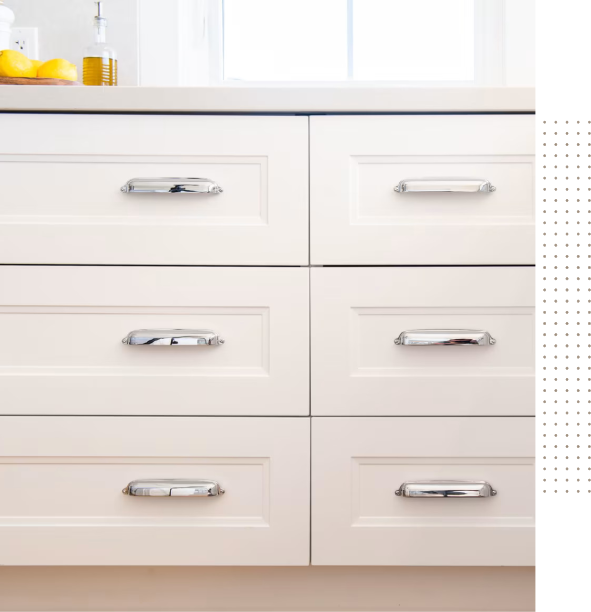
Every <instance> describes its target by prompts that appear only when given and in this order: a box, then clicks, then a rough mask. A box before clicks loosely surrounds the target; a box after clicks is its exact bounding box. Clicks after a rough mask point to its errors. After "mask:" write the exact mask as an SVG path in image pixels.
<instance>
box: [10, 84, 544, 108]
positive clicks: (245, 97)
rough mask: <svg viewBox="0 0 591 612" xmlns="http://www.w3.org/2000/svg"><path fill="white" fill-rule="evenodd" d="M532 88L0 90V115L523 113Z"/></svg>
mask: <svg viewBox="0 0 591 612" xmlns="http://www.w3.org/2000/svg"><path fill="white" fill-rule="evenodd" d="M534 110H535V89H534V88H533V87H489V88H483V87H474V88H472V87H456V88H444V87H441V88H414V87H412V88H411V87H360V86H350V87H242V86H238V87H113V88H110V87H103V88H94V87H92V88H91V87H47V86H30V85H28V86H18V85H4V86H0V112H15V111H16V112H18V111H23V112H24V111H28V112H31V111H33V112H35V111H36V112H60V111H61V112H130V113H133V112H140V113H141V112H146V113H149V112H154V113H289V114H291V113H301V114H308V113H528V112H530V113H531V112H534Z"/></svg>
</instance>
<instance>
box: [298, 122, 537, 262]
mask: <svg viewBox="0 0 591 612" xmlns="http://www.w3.org/2000/svg"><path fill="white" fill-rule="evenodd" d="M310 121H311V126H310V138H311V142H310V145H311V147H310V151H311V158H310V172H311V174H310V194H311V259H312V263H313V264H360V265H371V264H386V265H388V264H391V265H406V264H414V265H429V264H432V265H433V264H435V265H437V264H439V265H440V264H499V265H500V264H533V263H534V151H535V144H534V117H533V116H525V115H503V116H493V115H488V116H476V115H475V116H467V115H465V116H370V117H367V116H366V117H338V116H337V117H312V118H311V119H310ZM425 177H427V178H428V177H436V178H439V179H441V178H454V177H460V178H464V179H484V180H488V181H490V183H491V184H492V186H494V187H495V188H496V190H495V191H494V192H489V193H486V192H481V191H479V192H476V193H439V192H429V193H410V192H405V193H397V192H395V191H394V188H395V187H396V186H397V185H398V184H399V183H400V181H403V180H410V179H424V178H425ZM451 183H452V186H451V188H452V189H461V188H465V184H464V183H462V182H458V181H457V180H452V181H451ZM410 187H411V188H415V189H416V188H419V189H421V188H425V185H422V186H421V185H416V184H415V186H414V187H413V185H411V186H410ZM434 187H435V185H433V183H430V184H429V186H428V188H430V189H431V188H434Z"/></svg>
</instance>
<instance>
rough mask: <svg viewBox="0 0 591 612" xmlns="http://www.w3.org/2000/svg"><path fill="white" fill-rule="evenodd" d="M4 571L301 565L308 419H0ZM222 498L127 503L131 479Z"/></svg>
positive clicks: (305, 550) (305, 537) (305, 554)
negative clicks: (202, 485) (183, 482)
mask: <svg viewBox="0 0 591 612" xmlns="http://www.w3.org/2000/svg"><path fill="white" fill-rule="evenodd" d="M1 421H2V423H1V424H2V427H1V428H0V485H1V488H2V490H4V491H7V490H10V491H11V494H10V495H9V496H8V497H6V499H4V501H3V503H2V508H1V510H0V514H1V515H2V516H0V563H2V564H5V565H307V564H308V563H309V510H310V509H309V504H310V495H309V489H310V476H309V470H310V442H309V440H310V432H309V420H308V419H289V418H288V419H261V418H247V419H246V418H231V419H228V418H208V417H204V418H198V419H191V418H180V419H179V418H177V419H173V418H133V417H121V418H117V419H114V418H98V417H88V418H72V417H63V418H43V417H39V418H30V417H2V418H1ZM178 478H181V479H183V478H184V479H207V480H212V481H215V482H217V483H218V484H219V485H220V487H221V488H222V489H223V490H224V493H223V495H218V496H213V497H181V498H176V497H150V496H131V495H124V494H123V493H122V490H123V489H124V487H126V486H127V485H128V483H129V482H131V481H133V480H137V479H164V480H166V479H178Z"/></svg>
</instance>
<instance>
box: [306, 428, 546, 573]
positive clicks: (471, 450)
mask: <svg viewBox="0 0 591 612" xmlns="http://www.w3.org/2000/svg"><path fill="white" fill-rule="evenodd" d="M533 421H534V419H533V418H527V417H525V418H480V419H474V418H405V417H401V418H377V419H376V418H322V417H319V418H314V419H313V420H312V563H313V564H315V565H464V566H470V565H533V564H534V459H533V457H534V422H533Z"/></svg>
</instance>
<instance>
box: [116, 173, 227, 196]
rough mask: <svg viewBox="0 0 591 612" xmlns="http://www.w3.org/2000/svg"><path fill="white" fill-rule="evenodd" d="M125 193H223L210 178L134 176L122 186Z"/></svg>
mask: <svg viewBox="0 0 591 612" xmlns="http://www.w3.org/2000/svg"><path fill="white" fill-rule="evenodd" d="M121 191H122V192H123V193H213V194H217V193H222V192H223V189H222V188H221V187H220V186H219V185H218V184H217V183H216V182H215V181H212V180H211V179H208V178H174V177H171V178H132V179H129V180H128V181H127V183H125V185H123V187H121Z"/></svg>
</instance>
